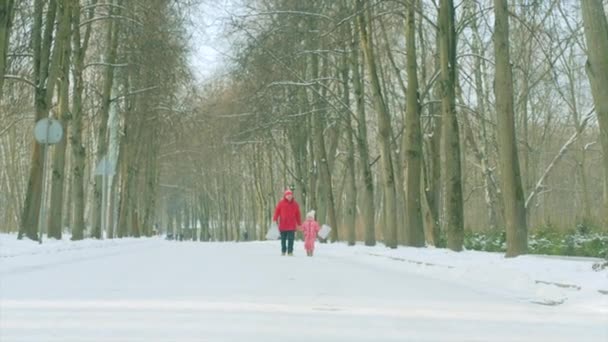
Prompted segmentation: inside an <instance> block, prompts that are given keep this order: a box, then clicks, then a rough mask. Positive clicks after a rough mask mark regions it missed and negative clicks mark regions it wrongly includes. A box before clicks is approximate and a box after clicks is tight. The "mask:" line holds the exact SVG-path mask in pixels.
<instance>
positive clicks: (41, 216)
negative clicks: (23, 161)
mask: <svg viewBox="0 0 608 342" xmlns="http://www.w3.org/2000/svg"><path fill="white" fill-rule="evenodd" d="M43 145H44V146H43V147H42V184H41V188H42V191H41V194H40V211H39V212H38V234H39V237H38V242H39V243H42V234H43V233H44V221H45V218H44V217H45V215H46V214H45V210H44V209H45V206H46V204H45V202H46V200H45V192H46V191H45V188H46V186H45V185H46V154H47V149H48V146H49V145H48V144H43Z"/></svg>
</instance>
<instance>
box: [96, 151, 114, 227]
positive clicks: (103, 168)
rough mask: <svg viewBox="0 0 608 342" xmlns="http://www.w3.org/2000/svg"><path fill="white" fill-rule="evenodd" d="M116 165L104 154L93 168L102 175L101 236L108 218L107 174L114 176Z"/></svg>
mask: <svg viewBox="0 0 608 342" xmlns="http://www.w3.org/2000/svg"><path fill="white" fill-rule="evenodd" d="M115 168H116V165H115V164H114V163H112V162H111V161H110V160H109V158H108V156H107V155H106V156H104V157H103V158H101V161H99V164H97V168H96V169H95V175H98V176H102V182H101V184H102V185H101V186H102V188H103V189H102V190H101V234H100V235H101V238H102V239H103V235H104V234H105V232H106V230H107V229H106V228H107V227H106V225H107V222H106V221H107V218H108V213H107V211H108V209H107V205H108V176H114V174H115Z"/></svg>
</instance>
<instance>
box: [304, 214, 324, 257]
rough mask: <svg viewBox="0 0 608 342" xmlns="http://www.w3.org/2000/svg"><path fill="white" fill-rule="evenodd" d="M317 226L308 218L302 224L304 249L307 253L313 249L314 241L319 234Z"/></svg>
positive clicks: (315, 222)
mask: <svg viewBox="0 0 608 342" xmlns="http://www.w3.org/2000/svg"><path fill="white" fill-rule="evenodd" d="M320 229H321V228H319V224H318V223H317V221H315V220H314V219H311V218H308V219H306V221H304V223H302V232H303V233H304V248H305V249H306V250H307V251H312V250H314V249H315V240H316V239H317V233H319V230H320Z"/></svg>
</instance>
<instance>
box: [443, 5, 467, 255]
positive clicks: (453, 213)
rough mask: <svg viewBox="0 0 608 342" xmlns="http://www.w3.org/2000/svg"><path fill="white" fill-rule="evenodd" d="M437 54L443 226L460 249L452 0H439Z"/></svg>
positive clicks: (451, 245) (461, 226)
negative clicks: (441, 140)
mask: <svg viewBox="0 0 608 342" xmlns="http://www.w3.org/2000/svg"><path fill="white" fill-rule="evenodd" d="M439 39H440V41H439V56H440V64H441V87H442V100H441V105H442V111H443V115H442V116H443V122H442V138H443V145H442V147H443V149H442V150H443V151H442V155H443V159H444V160H443V168H442V171H443V183H444V186H445V190H444V191H445V198H444V203H445V230H446V232H447V237H448V241H447V242H448V243H447V247H448V248H449V249H451V250H454V251H460V250H462V245H463V241H464V209H463V199H462V174H461V172H462V170H461V164H460V134H459V127H458V118H457V116H456V29H455V24H454V2H453V0H441V2H440V7H439Z"/></svg>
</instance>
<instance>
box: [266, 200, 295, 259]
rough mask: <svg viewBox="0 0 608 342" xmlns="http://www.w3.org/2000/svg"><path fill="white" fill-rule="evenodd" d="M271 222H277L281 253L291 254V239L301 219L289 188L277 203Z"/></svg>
mask: <svg viewBox="0 0 608 342" xmlns="http://www.w3.org/2000/svg"><path fill="white" fill-rule="evenodd" d="M272 221H273V222H277V223H278V226H279V232H281V254H282V255H285V253H287V254H288V255H289V256H292V255H293V239H294V236H295V232H296V230H297V229H298V228H299V227H300V224H301V223H302V219H301V217H300V206H299V205H298V202H296V200H295V199H294V198H293V192H291V190H289V189H288V190H285V193H284V194H283V198H282V199H281V200H280V201H279V203H278V204H277V207H276V209H275V211H274V216H273V217H272Z"/></svg>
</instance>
